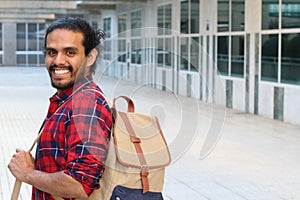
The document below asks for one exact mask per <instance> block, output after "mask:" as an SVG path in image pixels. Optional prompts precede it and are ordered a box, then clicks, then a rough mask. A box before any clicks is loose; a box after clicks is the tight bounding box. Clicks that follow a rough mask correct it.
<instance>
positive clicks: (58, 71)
mask: <svg viewBox="0 0 300 200" xmlns="http://www.w3.org/2000/svg"><path fill="white" fill-rule="evenodd" d="M68 72H69V70H67V69H55V70H54V73H55V74H66V73H68Z"/></svg>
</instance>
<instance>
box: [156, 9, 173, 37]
mask: <svg viewBox="0 0 300 200" xmlns="http://www.w3.org/2000/svg"><path fill="white" fill-rule="evenodd" d="M157 27H158V35H167V34H171V29H172V5H171V4H168V5H164V6H159V7H158V8H157Z"/></svg>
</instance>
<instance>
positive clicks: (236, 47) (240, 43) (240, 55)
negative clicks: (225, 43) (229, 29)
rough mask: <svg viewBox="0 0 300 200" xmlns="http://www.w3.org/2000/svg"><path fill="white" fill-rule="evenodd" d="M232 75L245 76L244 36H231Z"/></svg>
mask: <svg viewBox="0 0 300 200" xmlns="http://www.w3.org/2000/svg"><path fill="white" fill-rule="evenodd" d="M231 76H237V77H243V76H244V36H232V37H231Z"/></svg>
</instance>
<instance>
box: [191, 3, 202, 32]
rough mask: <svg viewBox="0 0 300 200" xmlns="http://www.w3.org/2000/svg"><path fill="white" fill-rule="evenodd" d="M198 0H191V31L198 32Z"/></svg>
mask: <svg viewBox="0 0 300 200" xmlns="http://www.w3.org/2000/svg"><path fill="white" fill-rule="evenodd" d="M199 6H200V3H199V0H191V33H199V25H200V17H199V16H200V7H199Z"/></svg>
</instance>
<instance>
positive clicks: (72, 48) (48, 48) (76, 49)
mask: <svg viewBox="0 0 300 200" xmlns="http://www.w3.org/2000/svg"><path fill="white" fill-rule="evenodd" d="M49 50H53V51H57V50H56V49H55V48H52V47H46V49H45V51H49ZM63 50H64V51H68V50H72V51H76V52H78V48H76V47H66V48H64V49H63Z"/></svg>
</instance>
